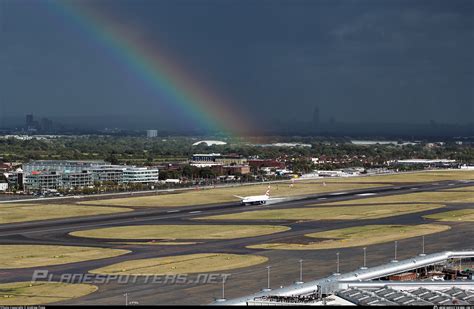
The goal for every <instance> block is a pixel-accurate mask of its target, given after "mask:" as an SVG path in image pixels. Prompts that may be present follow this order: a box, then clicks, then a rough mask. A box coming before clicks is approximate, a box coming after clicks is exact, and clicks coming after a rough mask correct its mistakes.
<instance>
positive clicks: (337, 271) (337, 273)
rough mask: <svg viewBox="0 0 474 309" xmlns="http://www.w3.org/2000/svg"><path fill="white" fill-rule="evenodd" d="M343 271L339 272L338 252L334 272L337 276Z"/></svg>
mask: <svg viewBox="0 0 474 309" xmlns="http://www.w3.org/2000/svg"><path fill="white" fill-rule="evenodd" d="M340 274H341V273H340V272H339V252H337V253H336V272H335V273H334V275H335V276H339V275H340Z"/></svg>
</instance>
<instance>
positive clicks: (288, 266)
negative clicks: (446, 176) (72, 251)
mask: <svg viewBox="0 0 474 309" xmlns="http://www.w3.org/2000/svg"><path fill="white" fill-rule="evenodd" d="M469 185H472V183H466V182H460V181H438V182H436V183H428V184H427V183H416V184H396V185H394V186H393V187H381V188H369V189H363V190H352V191H345V192H343V193H337V194H334V193H325V194H319V195H313V196H308V197H307V198H304V199H301V200H294V201H287V202H282V203H277V204H271V205H266V206H260V205H259V206H242V205H240V204H237V203H227V204H219V205H204V206H191V207H179V208H177V207H172V208H161V207H160V208H159V209H153V208H146V209H144V208H143V207H138V208H137V209H136V210H135V211H134V212H128V213H120V214H111V215H100V216H93V217H81V218H67V219H54V220H44V221H36V222H24V223H12V224H2V225H0V244H57V245H77V246H92V247H95V246H96V247H104V248H120V249H128V250H131V251H132V252H131V253H129V254H126V255H123V256H118V257H114V258H107V259H102V260H94V261H85V262H79V263H71V264H64V265H55V266H46V267H35V268H24V269H14V270H6V269H0V283H4V282H14V281H29V280H31V276H32V273H33V271H34V270H35V269H41V270H48V271H50V273H52V274H54V276H55V277H54V278H58V277H59V276H60V275H62V274H65V273H72V274H86V273H87V272H88V271H89V270H92V269H95V268H99V267H103V266H106V265H111V264H114V263H117V262H122V261H126V260H131V259H143V258H151V257H160V256H170V255H182V254H192V253H209V252H220V253H237V254H248V253H251V254H257V255H262V256H266V257H268V258H269V262H268V263H267V264H260V265H256V266H252V267H247V268H243V269H235V270H230V271H224V272H222V273H225V274H231V276H230V278H229V279H228V280H227V282H226V285H225V295H226V297H227V298H235V297H240V296H244V295H247V294H251V293H254V292H256V291H257V290H259V289H261V288H263V287H265V286H266V284H267V269H266V268H265V267H266V266H267V265H271V266H272V268H271V285H272V286H273V287H279V286H280V285H288V284H291V283H292V282H293V281H294V280H296V279H298V276H299V262H298V261H299V260H300V259H303V260H304V261H303V265H304V278H307V280H313V279H316V278H319V277H323V276H327V275H329V274H330V273H332V272H334V271H335V267H336V266H335V257H336V252H340V257H341V272H344V271H350V270H353V269H355V268H357V267H358V266H360V265H361V263H362V248H361V247H355V248H343V249H330V250H302V251H298V250H294V251H290V250H255V249H247V248H246V246H248V245H252V244H258V243H263V242H304V241H305V240H307V239H305V237H304V234H307V233H312V232H318V231H324V230H330V229H339V228H345V227H351V226H360V225H366V224H422V223H428V222H432V221H431V220H427V219H424V218H423V217H422V216H424V215H427V214H431V213H437V212H444V211H448V210H452V209H463V208H472V207H474V205H473V204H448V205H447V206H446V207H445V208H442V209H435V210H429V211H425V212H419V213H414V214H406V215H400V216H393V217H387V218H381V219H371V220H331V221H306V222H297V221H262V222H265V224H275V225H276V224H278V225H285V226H289V227H291V230H289V231H286V232H281V233H276V234H271V235H263V236H257V237H251V238H239V239H230V240H203V241H202V242H201V241H199V242H200V243H198V244H195V245H179V246H160V245H140V244H137V245H135V244H134V245H126V244H116V243H115V244H114V243H111V240H110V239H107V240H105V239H90V238H80V237H72V236H70V235H68V233H69V232H72V231H77V230H87V229H95V228H100V227H111V226H123V225H143V224H186V225H187V224H203V223H204V222H206V221H204V220H200V221H194V220H190V219H193V218H196V217H201V216H209V215H221V214H229V213H236V212H241V211H250V210H261V209H279V208H296V207H302V206H304V205H307V204H315V203H327V202H334V201H343V200H352V199H359V198H370V197H372V196H373V197H380V196H386V195H394V194H406V193H413V192H430V191H438V190H443V189H451V188H456V187H464V186H469ZM367 194H369V195H367ZM75 201H77V200H75ZM353 207H354V209H357V207H358V206H353ZM132 208H133V207H132ZM262 222H258V221H251V222H249V221H245V223H244V221H242V222H236V221H232V224H246V225H248V224H261V223H262ZM269 222H270V223H269ZM213 223H218V224H228V223H229V222H225V221H222V222H221V221H219V222H215V221H213ZM442 224H447V225H450V226H451V227H452V229H451V230H449V231H447V232H443V233H437V234H432V235H428V236H426V237H425V243H426V246H425V247H426V251H427V252H437V251H444V250H449V249H464V248H472V247H474V229H473V228H472V223H469V222H453V223H451V222H443V223H442ZM126 241H127V242H130V241H133V240H128V239H127V240H126ZM141 241H143V240H141ZM183 241H185V240H183ZM398 243H399V245H398V252H397V254H398V255H397V258H399V259H402V258H408V257H410V256H413V255H416V254H418V253H420V251H421V238H420V237H417V238H410V239H405V240H400V241H399V242H398ZM393 255H394V246H393V243H383V244H378V245H371V246H369V247H368V248H367V262H368V266H370V265H377V264H381V263H385V262H387V261H388V260H390V259H392V258H393ZM216 273H221V272H216ZM195 278H196V276H194V275H190V280H194V279H195ZM304 278H303V279H304ZM145 280H146V279H145V278H143V277H141V278H138V279H137V280H136V282H131V283H128V284H121V283H118V282H116V281H114V282H110V283H108V284H99V285H98V286H99V290H98V291H97V292H95V293H92V294H90V295H87V296H85V297H81V298H78V299H74V300H69V301H65V302H64V304H85V305H92V304H103V305H106V304H116V305H121V304H124V302H125V297H124V294H125V293H128V300H129V301H132V302H138V303H139V304H141V305H145V304H149V305H154V304H206V303H210V302H212V301H213V299H214V298H219V297H221V294H222V285H221V283H220V282H216V281H214V282H211V283H206V284H202V283H200V284H196V283H191V282H189V281H188V282H186V283H177V284H163V283H152V282H145Z"/></svg>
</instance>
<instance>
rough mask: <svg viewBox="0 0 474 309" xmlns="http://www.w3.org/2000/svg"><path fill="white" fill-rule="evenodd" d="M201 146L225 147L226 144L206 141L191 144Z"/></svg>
mask: <svg viewBox="0 0 474 309" xmlns="http://www.w3.org/2000/svg"><path fill="white" fill-rule="evenodd" d="M201 144H206V146H214V145H227V143H226V142H222V141H212V140H206V141H199V142H195V143H194V144H193V146H198V145H201Z"/></svg>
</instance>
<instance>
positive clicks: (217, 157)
mask: <svg viewBox="0 0 474 309" xmlns="http://www.w3.org/2000/svg"><path fill="white" fill-rule="evenodd" d="M191 161H192V162H191V165H193V166H198V167H206V166H213V165H244V164H247V159H246V158H244V157H242V156H240V155H237V154H234V155H231V154H230V155H221V154H220V153H208V154H194V155H193V157H192V159H191Z"/></svg>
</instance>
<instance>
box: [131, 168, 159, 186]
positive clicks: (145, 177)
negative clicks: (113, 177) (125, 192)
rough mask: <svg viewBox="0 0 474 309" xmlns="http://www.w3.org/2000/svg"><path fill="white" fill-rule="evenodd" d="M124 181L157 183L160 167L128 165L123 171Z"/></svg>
mask: <svg viewBox="0 0 474 309" xmlns="http://www.w3.org/2000/svg"><path fill="white" fill-rule="evenodd" d="M122 181H123V182H124V183H156V182H158V169H155V168H152V169H149V168H146V167H127V168H126V169H124V171H123V180H122Z"/></svg>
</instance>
